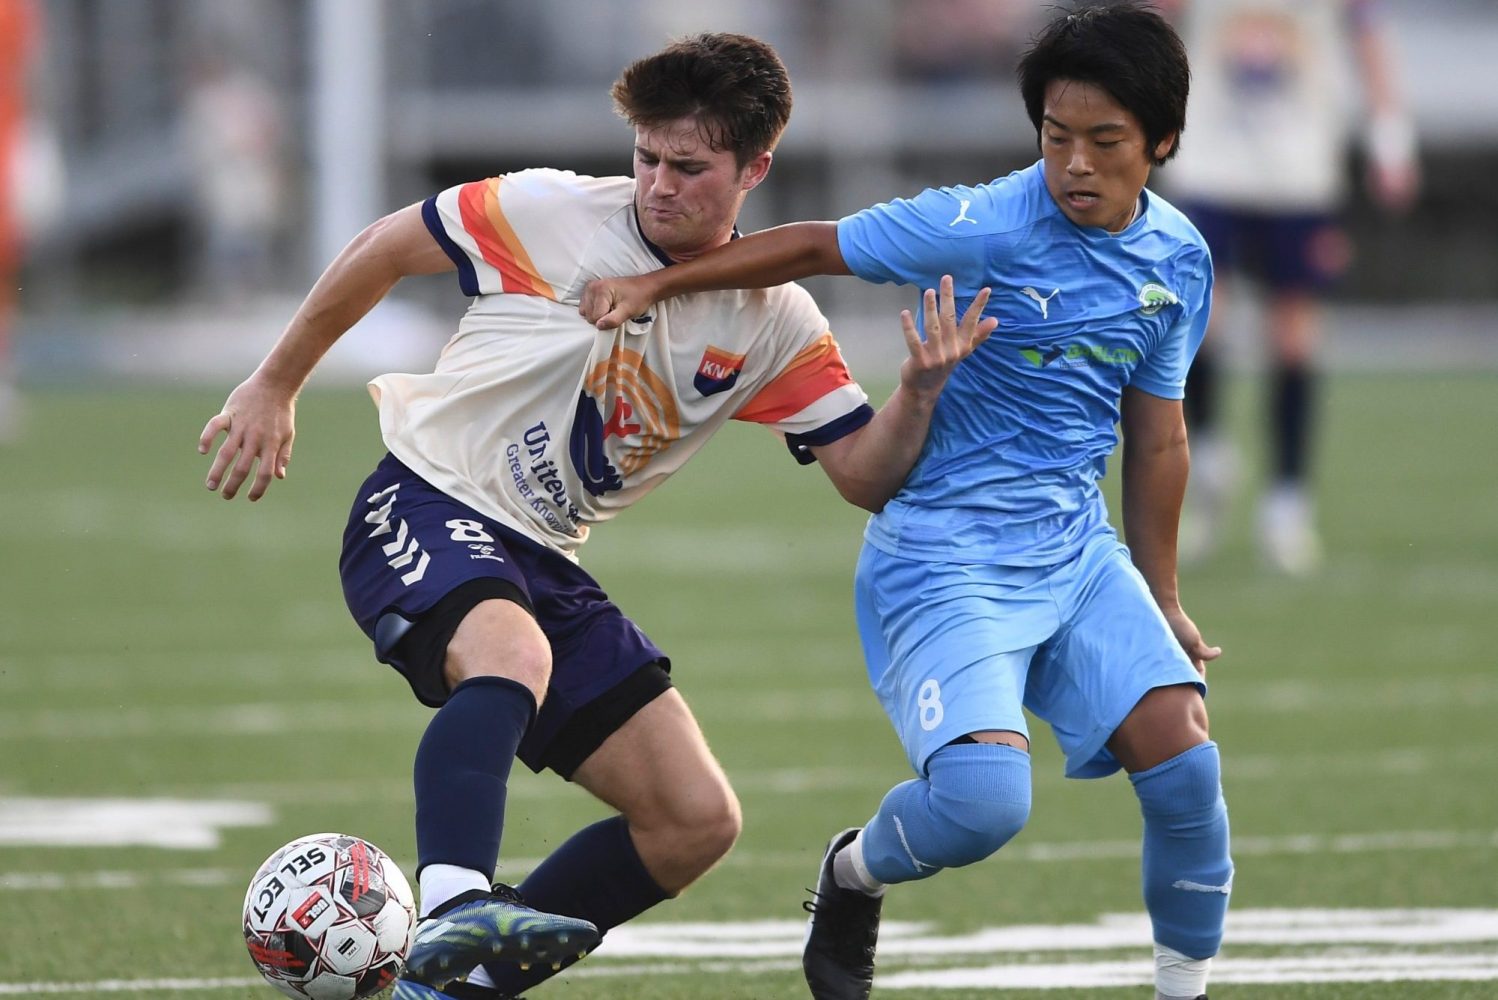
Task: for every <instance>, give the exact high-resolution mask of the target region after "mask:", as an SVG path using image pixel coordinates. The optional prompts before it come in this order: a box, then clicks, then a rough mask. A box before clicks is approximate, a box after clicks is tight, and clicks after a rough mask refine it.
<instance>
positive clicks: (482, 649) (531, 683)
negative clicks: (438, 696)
mask: <svg viewBox="0 0 1498 1000" xmlns="http://www.w3.org/2000/svg"><path fill="white" fill-rule="evenodd" d="M443 674H444V677H445V679H446V680H447V683H448V686H449V688H452V687H456V686H457V685H458V684H461V683H462V682H463V681H465V680H468V679H469V678H472V677H485V676H493V677H507V678H509V679H510V680H513V681H517V682H518V683H520V684H524V685H525V686H526V687H528V688H530V690H531V693H532V694H534V695H535V696H536V704H537V705H538V706H539V705H540V703H541V701H542V699H543V698H544V697H545V694H546V687H547V685H548V684H549V683H550V682H551V644H550V642H548V641H547V639H546V636H545V634H544V633H543V632H542V631H541V629H540V628H539V627H538V626H537V625H536V622H535V619H533V618H532V617H531V616H530V613H529V612H527V611H526V610H525V609H524V608H522V607H520V606H519V605H518V604H515V603H513V602H511V601H504V600H491V601H484V602H482V603H480V604H477V605H475V606H474V607H473V609H472V610H471V611H469V612H468V614H467V615H466V616H465V617H464V618H463V620H462V622H461V623H459V625H458V628H457V630H456V631H455V632H454V633H453V637H452V639H451V640H450V641H449V642H448V644H447V656H446V660H445V662H444V664H443Z"/></svg>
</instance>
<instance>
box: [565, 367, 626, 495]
mask: <svg viewBox="0 0 1498 1000" xmlns="http://www.w3.org/2000/svg"><path fill="white" fill-rule="evenodd" d="M604 437H605V429H604V425H603V413H602V412H601V411H600V410H599V409H598V404H597V403H596V402H594V400H593V397H592V396H589V395H588V394H587V393H586V392H584V393H582V394H581V395H580V396H579V397H578V400H577V415H576V418H575V419H574V420H573V421H572V440H571V441H569V442H568V452H569V454H570V456H571V458H572V469H573V471H574V472H576V473H577V478H578V479H580V480H582V484H583V488H584V489H586V490H587V491H588V492H589V493H591V494H592V495H593V496H595V497H596V496H602V495H603V494H605V493H612V492H613V491H615V490H621V489H623V488H624V478H623V477H622V476H620V475H619V470H618V469H615V468H614V466H613V463H611V462H610V461H609V457H608V455H607V454H605V452H604V450H603V442H604Z"/></svg>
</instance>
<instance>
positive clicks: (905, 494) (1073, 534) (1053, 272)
mask: <svg viewBox="0 0 1498 1000" xmlns="http://www.w3.org/2000/svg"><path fill="white" fill-rule="evenodd" d="M1140 204H1141V209H1142V210H1141V211H1140V213H1139V215H1138V217H1137V218H1136V219H1135V220H1134V222H1133V223H1132V224H1130V225H1129V227H1128V228H1127V229H1125V230H1124V231H1123V232H1121V233H1117V234H1114V233H1109V232H1106V231H1105V230H1102V229H1097V228H1084V227H1081V226H1078V225H1076V224H1075V223H1073V222H1072V221H1071V220H1069V219H1068V218H1067V217H1066V216H1065V215H1064V214H1062V212H1061V209H1060V208H1059V207H1058V206H1057V205H1056V203H1055V201H1054V200H1053V199H1052V198H1051V196H1050V194H1049V193H1048V192H1047V191H1046V187H1045V180H1044V177H1043V175H1042V172H1041V164H1039V163H1037V164H1035V165H1034V166H1032V167H1029V168H1028V169H1026V170H1021V171H1017V172H1015V173H1013V174H1010V175H1009V176H1008V177H1003V178H1000V179H998V180H995V181H992V182H990V183H988V184H982V185H979V186H977V187H952V188H941V189H928V190H926V191H924V192H922V193H921V194H919V195H917V196H916V197H914V198H911V199H899V200H896V201H894V202H890V203H887V204H880V205H875V206H873V207H872V208H868V209H865V210H864V211H862V212H859V213H857V214H855V215H850V216H848V217H847V218H845V219H843V220H841V221H840V222H839V223H838V227H837V234H838V245H839V247H840V248H841V251H842V255H843V260H844V261H845V262H846V263H847V265H848V267H849V268H850V269H851V270H852V272H853V273H854V274H855V275H857V276H859V277H860V278H863V279H864V280H866V281H873V282H887V281H888V282H896V283H900V284H911V285H915V286H917V287H919V288H923V289H924V288H935V287H936V285H937V283H938V281H939V280H940V278H941V276H942V275H944V274H950V275H952V277H953V280H954V283H955V290H956V298H957V309H958V313H959V315H960V314H961V311H962V310H963V309H965V308H966V306H967V304H968V303H969V302H971V301H972V299H973V297H974V295H975V294H976V293H977V291H978V289H980V288H982V287H984V286H989V287H991V288H992V289H993V297H992V299H991V300H990V302H989V305H988V314H989V315H993V316H997V317H998V319H999V328H998V329H997V330H996V331H994V334H993V335H992V336H991V337H990V338H989V339H988V341H987V342H986V343H984V344H983V345H982V346H981V347H980V348H979V349H978V350H977V351H976V352H975V353H974V354H973V355H972V356H971V357H969V358H968V359H967V360H965V361H963V362H962V364H961V365H959V366H958V368H957V370H956V371H955V372H954V373H953V374H952V376H951V378H950V379H949V380H948V382H947V385H946V388H945V389H944V390H943V392H942V395H941V399H940V402H939V403H938V404H937V407H936V413H935V415H934V417H933V419H932V422H931V432H930V435H929V437H928V438H927V441H926V445H925V448H924V449H923V450H922V452H921V457H920V460H919V461H918V462H917V463H916V466H915V468H914V470H912V472H911V474H910V477H909V478H908V479H907V480H906V482H905V486H904V488H903V489H902V490H901V491H900V493H899V494H898V495H897V496H896V497H895V498H894V500H892V501H891V502H890V503H889V504H888V505H887V506H886V507H885V509H884V511H883V512H882V513H880V514H878V515H876V516H875V517H874V518H873V519H872V520H871V521H870V522H869V527H868V531H867V535H866V537H867V540H868V542H869V543H870V544H872V545H874V546H876V547H878V548H880V549H882V550H884V551H885V552H888V553H890V554H892V555H898V556H903V557H906V558H912V559H930V560H942V561H952V562H964V563H990V564H1005V565H1012V566H1048V565H1054V564H1056V563H1059V562H1062V561H1065V560H1067V559H1070V558H1072V557H1074V556H1075V555H1076V554H1077V553H1078V552H1079V551H1080V550H1081V547H1082V545H1083V544H1084V542H1085V541H1086V539H1087V538H1088V537H1089V536H1090V535H1092V534H1093V533H1094V532H1096V531H1098V530H1100V529H1101V530H1107V524H1108V512H1107V509H1106V506H1105V504H1104V502H1103V498H1102V494H1101V492H1100V490H1099V487H1098V482H1099V480H1100V479H1101V478H1102V476H1103V472H1104V470H1105V467H1106V462H1107V457H1108V455H1109V454H1111V453H1112V451H1113V449H1114V447H1115V446H1116V444H1117V443H1118V439H1117V434H1116V432H1115V429H1114V428H1115V425H1116V424H1117V423H1118V419H1119V398H1120V394H1121V393H1122V391H1123V389H1124V387H1125V386H1128V385H1133V386H1135V387H1137V388H1139V389H1141V390H1143V391H1145V392H1148V393H1151V394H1152V395H1155V396H1160V397H1163V398H1167V399H1180V398H1181V396H1182V395H1183V393H1184V387H1185V384H1186V370H1187V368H1188V367H1190V364H1191V359H1192V358H1193V357H1194V356H1195V354H1196V349H1197V347H1198V346H1199V345H1200V344H1201V340H1202V336H1203V334H1204V333H1205V332H1206V324H1207V313H1208V311H1209V306H1210V303H1211V292H1212V263H1211V258H1210V256H1209V255H1208V253H1207V247H1206V244H1205V242H1204V241H1203V240H1202V238H1201V235H1200V234H1199V233H1197V231H1196V229H1195V228H1194V227H1193V226H1192V225H1191V223H1190V222H1189V221H1187V219H1186V217H1185V216H1184V215H1182V214H1181V213H1180V212H1178V211H1177V210H1176V209H1175V208H1174V207H1172V206H1171V205H1170V204H1169V203H1168V202H1166V201H1165V200H1164V199H1163V198H1160V197H1158V196H1157V195H1154V194H1151V193H1149V192H1148V191H1146V192H1145V193H1144V195H1143V196H1142V199H1141V203H1140ZM917 315H920V313H919V310H917Z"/></svg>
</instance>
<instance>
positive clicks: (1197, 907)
mask: <svg viewBox="0 0 1498 1000" xmlns="http://www.w3.org/2000/svg"><path fill="white" fill-rule="evenodd" d="M1129 780H1130V781H1132V782H1133V783H1134V791H1135V793H1136V794H1137V795H1138V796H1139V808H1140V811H1141V812H1142V813H1143V815H1144V864H1143V882H1144V905H1145V908H1146V909H1147V910H1148V911H1149V915H1150V921H1151V923H1152V924H1153V925H1154V931H1155V941H1156V942H1158V943H1159V944H1162V945H1165V946H1166V947H1168V948H1172V949H1174V950H1176V951H1178V952H1180V953H1181V954H1183V955H1186V956H1189V957H1191V958H1197V959H1201V958H1211V957H1212V956H1213V955H1215V954H1217V949H1218V947H1219V946H1220V945H1221V944H1222V928H1223V924H1224V922H1225V921H1226V920H1227V910H1228V895H1229V893H1230V892H1231V890H1232V884H1233V862H1232V858H1231V856H1230V854H1229V836H1228V810H1227V803H1226V802H1225V801H1224V800H1223V797H1222V780H1221V761H1220V758H1219V755H1218V751H1217V744H1216V743H1212V742H1210V741H1209V742H1207V743H1202V744H1200V745H1198V746H1195V747H1192V748H1191V749H1190V750H1187V751H1186V752H1185V753H1182V754H1179V755H1177V756H1175V757H1172V758H1171V759H1170V760H1167V761H1166V762H1165V763H1163V764H1160V765H1158V766H1157V767H1153V768H1150V769H1149V770H1148V771H1140V772H1139V773H1138V774H1132V775H1130V776H1129Z"/></svg>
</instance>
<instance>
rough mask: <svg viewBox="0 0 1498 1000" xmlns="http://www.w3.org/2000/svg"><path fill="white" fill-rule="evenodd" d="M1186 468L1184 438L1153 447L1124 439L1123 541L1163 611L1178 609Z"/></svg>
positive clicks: (1187, 462)
mask: <svg viewBox="0 0 1498 1000" xmlns="http://www.w3.org/2000/svg"><path fill="white" fill-rule="evenodd" d="M1189 468H1190V455H1189V452H1188V451H1187V448H1186V441H1185V439H1184V438H1182V439H1181V440H1180V441H1179V442H1175V441H1171V442H1167V443H1164V444H1161V445H1158V446H1154V447H1144V446H1140V445H1136V446H1133V447H1131V446H1130V445H1129V444H1128V440H1127V438H1125V444H1124V460H1123V523H1124V540H1125V541H1127V542H1128V545H1129V552H1130V554H1131V556H1132V557H1133V560H1134V565H1135V566H1136V567H1138V569H1139V572H1140V575H1142V576H1143V577H1144V581H1145V583H1146V584H1148V585H1149V588H1150V593H1151V594H1152V595H1153V596H1154V598H1155V603H1156V604H1158V605H1159V606H1160V607H1161V608H1163V609H1170V608H1178V607H1180V603H1181V601H1180V589H1179V586H1178V584H1177V580H1176V534H1177V532H1178V530H1179V528H1180V522H1181V503H1182V500H1183V499H1184V497H1185V494H1186V477H1187V472H1188V470H1189Z"/></svg>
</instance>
